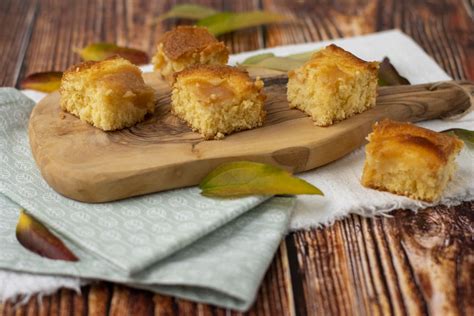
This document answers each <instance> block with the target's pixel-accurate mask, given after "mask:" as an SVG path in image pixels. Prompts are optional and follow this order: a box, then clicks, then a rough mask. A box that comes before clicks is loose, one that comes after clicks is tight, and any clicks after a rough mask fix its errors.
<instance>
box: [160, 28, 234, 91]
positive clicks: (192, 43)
mask: <svg viewBox="0 0 474 316" xmlns="http://www.w3.org/2000/svg"><path fill="white" fill-rule="evenodd" d="M228 60H229V50H228V49H227V47H226V46H225V45H224V43H222V42H219V41H217V39H216V38H215V37H214V36H213V35H212V34H211V33H209V31H208V30H207V29H206V28H204V27H197V26H178V27H177V28H175V29H173V30H171V31H169V32H166V33H165V34H164V35H163V37H162V38H161V40H160V41H159V42H158V49H157V52H156V54H155V56H154V57H153V60H152V62H153V66H154V69H155V70H156V71H158V72H159V73H160V74H161V76H162V77H163V78H164V79H166V80H167V81H168V82H169V83H170V84H172V83H173V80H174V76H173V74H174V73H176V72H179V71H182V70H184V69H185V68H187V67H189V66H191V65H197V64H202V65H225V64H227V61H228Z"/></svg>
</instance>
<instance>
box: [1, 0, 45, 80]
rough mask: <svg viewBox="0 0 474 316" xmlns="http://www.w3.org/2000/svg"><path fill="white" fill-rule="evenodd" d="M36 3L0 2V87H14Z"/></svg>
mask: <svg viewBox="0 0 474 316" xmlns="http://www.w3.org/2000/svg"><path fill="white" fill-rule="evenodd" d="M37 7H38V6H37V1H35V0H28V1H17V0H2V1H0V21H1V25H2V27H0V43H1V47H2V50H1V52H2V53H1V54H0V65H2V71H1V72H0V86H14V85H15V84H16V82H17V79H18V77H19V75H20V71H21V67H22V64H23V59H24V56H25V52H26V50H27V48H28V46H29V43H30V37H31V32H32V30H33V25H34V22H35V18H36V16H37Z"/></svg>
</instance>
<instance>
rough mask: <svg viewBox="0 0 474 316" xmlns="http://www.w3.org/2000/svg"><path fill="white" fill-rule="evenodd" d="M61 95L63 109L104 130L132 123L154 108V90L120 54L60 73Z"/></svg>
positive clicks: (127, 125)
mask: <svg viewBox="0 0 474 316" xmlns="http://www.w3.org/2000/svg"><path fill="white" fill-rule="evenodd" d="M60 94H61V100H60V105H61V108H62V109H63V110H65V111H67V112H69V113H72V114H74V115H75V116H77V117H79V118H80V119H81V120H83V121H86V122H88V123H90V124H92V125H93V126H95V127H97V128H100V129H102V130H104V131H112V130H117V129H122V128H125V127H130V126H133V125H135V124H136V123H138V122H140V121H142V120H143V118H144V117H145V115H146V114H147V113H153V112H154V110H155V99H156V98H155V91H154V90H153V88H151V87H150V86H148V85H146V84H145V82H144V81H143V77H142V72H141V70H140V69H139V68H138V67H137V66H135V65H134V64H132V63H131V62H129V61H128V60H126V59H123V58H121V57H111V58H109V59H105V60H103V61H88V62H84V63H82V64H79V65H75V66H72V67H71V68H69V69H68V70H66V71H65V72H64V74H63V77H62V79H61V87H60Z"/></svg>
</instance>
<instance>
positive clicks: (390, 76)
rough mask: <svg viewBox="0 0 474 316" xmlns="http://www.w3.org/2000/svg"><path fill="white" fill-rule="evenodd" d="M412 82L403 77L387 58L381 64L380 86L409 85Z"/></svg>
mask: <svg viewBox="0 0 474 316" xmlns="http://www.w3.org/2000/svg"><path fill="white" fill-rule="evenodd" d="M409 84H410V81H408V79H407V78H405V77H403V76H401V75H400V74H399V73H398V71H397V69H395V67H394V66H393V65H392V63H391V62H390V59H388V57H385V58H384V59H383V60H382V62H381V63H380V68H379V86H397V85H409Z"/></svg>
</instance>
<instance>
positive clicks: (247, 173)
mask: <svg viewBox="0 0 474 316" xmlns="http://www.w3.org/2000/svg"><path fill="white" fill-rule="evenodd" d="M199 188H200V189H201V190H202V192H201V194H202V195H205V196H213V197H240V196H247V195H276V194H318V195H323V193H322V192H321V191H320V190H319V189H318V188H316V187H315V186H313V185H312V184H310V183H308V182H306V181H304V180H302V179H299V178H297V177H294V176H292V175H291V174H290V173H289V172H287V171H285V170H282V169H280V168H277V167H274V166H272V165H267V164H263V163H257V162H250V161H238V162H230V163H224V164H222V165H220V166H219V167H217V168H216V169H214V170H213V171H212V172H211V173H209V175H207V177H206V178H204V180H202V182H201V184H200V185H199Z"/></svg>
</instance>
